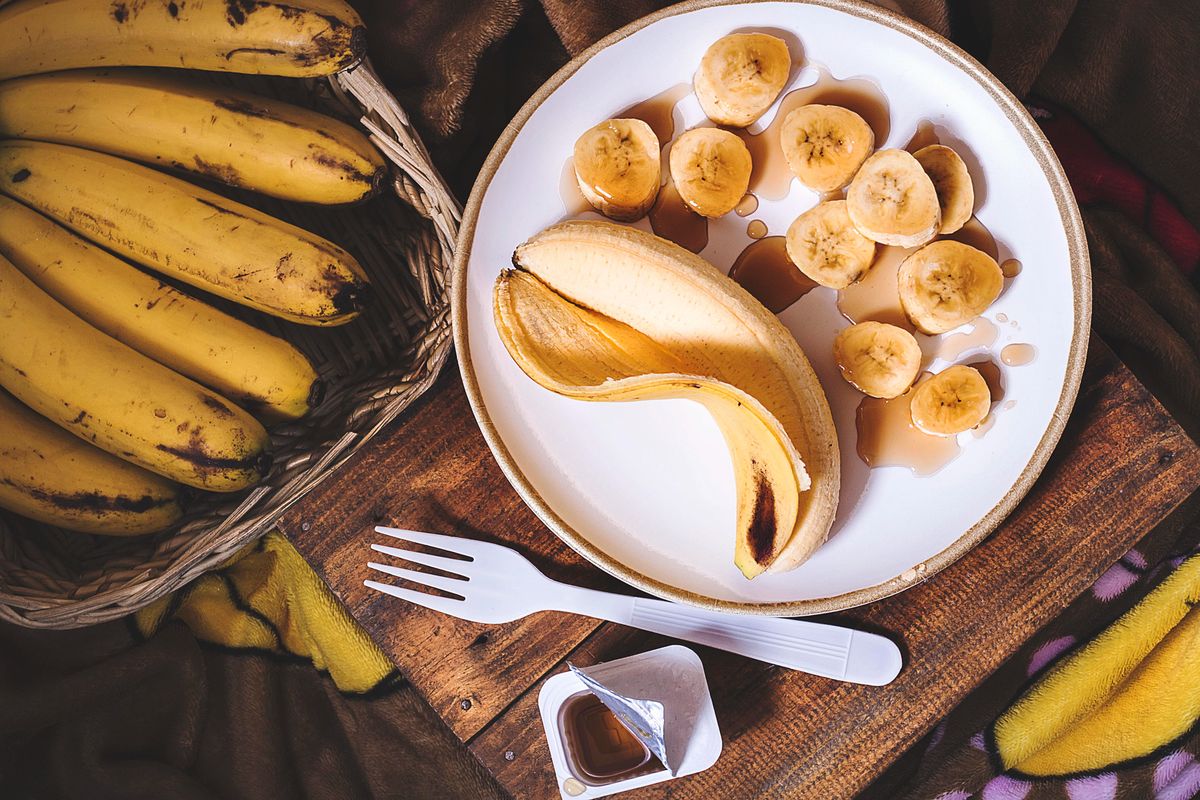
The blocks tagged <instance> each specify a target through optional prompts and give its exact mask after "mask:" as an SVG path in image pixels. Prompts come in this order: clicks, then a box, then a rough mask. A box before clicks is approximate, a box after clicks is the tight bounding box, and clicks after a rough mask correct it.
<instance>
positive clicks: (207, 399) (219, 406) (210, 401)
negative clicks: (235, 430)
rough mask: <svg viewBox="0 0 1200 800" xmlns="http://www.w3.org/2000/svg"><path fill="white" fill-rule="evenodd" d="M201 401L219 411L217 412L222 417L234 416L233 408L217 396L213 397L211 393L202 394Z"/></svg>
mask: <svg viewBox="0 0 1200 800" xmlns="http://www.w3.org/2000/svg"><path fill="white" fill-rule="evenodd" d="M200 402H201V403H203V404H204V405H206V406H208V407H209V408H211V409H212V410H213V411H215V412H217V414H218V415H219V416H222V417H232V416H233V409H232V408H230V407H229V406H227V405H225V404H224V403H222V402H221V401H220V400H218V399H217V398H215V397H213V396H212V395H211V394H202V395H200Z"/></svg>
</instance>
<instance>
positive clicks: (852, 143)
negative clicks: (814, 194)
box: [779, 103, 875, 192]
mask: <svg viewBox="0 0 1200 800" xmlns="http://www.w3.org/2000/svg"><path fill="white" fill-rule="evenodd" d="M779 143H780V145H781V146H782V148H783V156H784V158H785V159H787V163H788V167H789V168H790V169H791V170H792V174H793V175H795V176H796V177H797V178H799V179H800V182H801V183H802V184H804V185H805V186H807V187H808V188H810V189H813V190H814V191H818V192H832V191H834V190H835V189H840V188H842V187H843V186H845V185H846V184H847V183H849V182H850V179H851V178H853V177H854V173H856V172H858V168H859V167H861V166H862V163H863V162H864V161H866V160H867V156H869V155H871V151H872V150H873V149H874V148H875V132H874V131H872V130H871V126H870V125H868V124H867V121H866V120H865V119H863V118H862V117H860V116H859V115H858V114H856V113H854V112H853V111H851V110H850V109H848V108H842V107H841V106H827V105H820V104H816V103H813V104H809V105H806V106H800V107H799V108H796V109H793V110H792V111H791V112H790V113H789V114H788V115H787V116H786V117H784V120H783V125H782V127H780V129H779Z"/></svg>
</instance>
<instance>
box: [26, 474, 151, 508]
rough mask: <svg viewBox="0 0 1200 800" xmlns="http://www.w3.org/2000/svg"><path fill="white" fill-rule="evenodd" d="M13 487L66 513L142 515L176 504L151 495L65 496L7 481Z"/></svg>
mask: <svg viewBox="0 0 1200 800" xmlns="http://www.w3.org/2000/svg"><path fill="white" fill-rule="evenodd" d="M5 483H8V484H9V485H11V486H16V488H18V489H22V490H23V491H25V492H27V493H28V494H29V496H30V497H32V498H33V499H35V500H38V501H40V502H43V503H47V504H49V505H52V506H54V507H55V508H60V509H63V510H64V511H89V512H93V513H100V512H104V511H128V512H134V513H140V512H144V511H149V510H151V509H153V508H162V507H163V506H169V505H171V504H172V503H174V502H175V498H172V497H151V496H150V495H142V496H141V497H126V496H125V495H116V496H114V497H110V496H108V495H103V494H100V493H99V492H75V493H73V494H63V493H61V492H50V491H46V490H45V489H34V488H32V487H21V486H17V485H16V484H14V483H13V482H12V481H9V480H7V479H6V480H5Z"/></svg>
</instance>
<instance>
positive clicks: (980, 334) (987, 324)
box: [934, 317, 1000, 361]
mask: <svg viewBox="0 0 1200 800" xmlns="http://www.w3.org/2000/svg"><path fill="white" fill-rule="evenodd" d="M972 326H973V327H972V328H971V330H969V331H967V332H966V333H952V334H950V335H948V336H943V337H942V340H941V342H940V343H939V344H938V348H937V352H936V353H935V354H934V355H935V356H936V357H937V358H940V359H943V360H945V361H955V360H957V359H958V357H959V356H961V355H962V354H963V353H965V352H967V351H968V350H973V349H976V348H981V347H991V346H992V345H993V344H995V343H996V339H998V338H1000V329H999V328H997V327H996V324H995V323H994V322H992V321H991V320H989V319H985V318H983V317H976V319H975V321H974V322H973V323H972Z"/></svg>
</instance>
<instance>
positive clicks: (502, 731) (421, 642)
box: [283, 345, 1200, 798]
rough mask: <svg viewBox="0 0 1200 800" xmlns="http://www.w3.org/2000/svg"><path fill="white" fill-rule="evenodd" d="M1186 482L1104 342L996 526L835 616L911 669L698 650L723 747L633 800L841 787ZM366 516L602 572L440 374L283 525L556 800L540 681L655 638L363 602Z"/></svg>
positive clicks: (358, 613) (386, 635)
mask: <svg viewBox="0 0 1200 800" xmlns="http://www.w3.org/2000/svg"><path fill="white" fill-rule="evenodd" d="M1198 486H1200V448H1197V446H1196V444H1195V443H1194V442H1192V441H1191V440H1190V439H1189V438H1188V437H1187V435H1186V434H1185V433H1184V432H1183V431H1182V430H1181V429H1180V428H1179V427H1178V425H1176V424H1175V423H1174V421H1172V420H1171V418H1170V417H1169V416H1168V415H1167V414H1166V413H1165V411H1163V409H1162V407H1161V406H1160V405H1159V404H1158V403H1157V401H1155V400H1154V398H1153V397H1151V396H1150V395H1149V393H1148V392H1147V391H1146V390H1145V388H1144V387H1142V386H1141V384H1139V383H1138V382H1137V381H1136V379H1134V378H1133V376H1132V375H1131V374H1130V373H1129V372H1128V370H1126V369H1125V367H1124V366H1123V365H1121V364H1120V362H1118V361H1117V360H1116V358H1115V357H1114V356H1113V355H1112V353H1111V352H1110V351H1109V350H1108V349H1107V348H1106V347H1104V346H1103V345H1098V346H1097V347H1095V348H1094V351H1093V353H1092V355H1091V358H1090V359H1089V366H1088V370H1087V372H1086V374H1085V377H1084V383H1083V388H1082V390H1081V393H1080V397H1079V401H1078V403H1077V405H1076V409H1075V412H1074V413H1073V415H1072V419H1071V423H1070V425H1069V426H1068V429H1067V432H1066V434H1065V436H1064V438H1063V441H1062V443H1061V444H1060V446H1059V448H1058V450H1057V452H1056V454H1055V456H1054V458H1053V459H1052V461H1051V463H1050V465H1049V466H1048V467H1047V469H1046V471H1045V472H1044V474H1043V476H1042V479H1041V480H1039V482H1038V483H1037V485H1036V486H1035V487H1034V489H1033V491H1032V492H1031V493H1030V495H1029V496H1028V497H1027V498H1026V499H1025V501H1024V502H1023V503H1022V504H1021V505H1020V506H1019V507H1018V509H1017V510H1016V511H1015V512H1014V514H1013V515H1012V516H1011V517H1010V518H1009V519H1008V520H1007V521H1006V522H1005V524H1004V525H1002V526H1001V527H1000V528H999V529H998V530H997V531H996V532H995V533H994V534H993V535H992V536H991V537H989V538H988V539H987V540H986V541H985V542H983V543H982V544H981V545H979V546H978V547H976V548H975V549H974V550H972V551H971V552H970V553H969V554H968V555H966V556H965V557H964V558H962V559H961V560H960V561H959V562H958V563H956V564H955V565H954V566H952V567H950V568H949V569H947V570H946V571H944V572H943V573H941V574H940V575H938V576H936V577H934V578H933V579H932V580H929V581H927V582H925V583H923V584H921V585H918V586H915V587H914V588H912V589H910V590H908V591H907V592H904V593H903V594H900V595H897V596H895V597H892V598H888V599H886V600H883V601H881V602H878V603H874V604H872V605H870V606H867V607H864V608H860V609H854V610H852V611H849V612H845V613H843V614H837V615H832V616H830V617H827V619H829V620H831V621H836V622H841V623H845V624H850V625H856V626H858V627H862V628H866V629H870V630H875V631H879V632H883V633H886V634H888V635H891V636H893V637H894V638H895V639H896V640H897V641H898V642H901V643H902V646H903V647H904V649H905V651H906V665H905V669H904V670H903V672H901V674H900V676H899V678H898V679H897V680H896V682H895V683H893V684H892V685H891V686H888V687H882V688H873V687H861V686H852V685H849V684H841V683H837V682H835V681H831V680H827V679H823V678H817V677H814V676H810V675H804V674H801V673H797V672H791V671H788V670H783V669H778V668H774V667H770V666H767V665H764V664H760V663H757V662H753V661H749V660H747V659H744V658H740V657H738V656H733V655H729V654H727V653H722V652H717V651H712V650H708V649H705V648H697V650H698V651H699V652H700V654H701V657H702V659H703V660H704V664H705V668H706V670H707V672H708V678H709V683H710V686H711V687H712V690H713V695H714V702H715V704H716V709H717V716H718V719H719V720H720V724H721V728H722V733H723V735H724V740H725V750H724V752H723V754H722V756H721V759H720V760H719V761H718V763H717V764H716V766H714V767H713V768H712V769H710V770H708V771H707V772H704V773H701V774H699V775H696V776H692V777H689V778H685V779H682V780H678V781H672V782H670V783H668V784H664V785H662V786H660V787H658V788H654V787H650V788H647V789H643V790H640V791H638V792H636V793H633V794H631V795H629V796H630V797H643V798H650V797H666V796H668V795H669V796H670V797H673V798H692V797H695V798H712V797H717V796H728V795H727V791H728V789H729V787H730V786H737V787H738V788H737V792H738V796H745V797H752V796H760V795H764V794H766V793H768V792H770V793H771V796H778V797H795V798H807V797H813V798H832V797H845V796H850V795H852V794H853V793H854V792H855V791H857V790H858V789H860V788H862V787H864V786H865V785H867V784H868V783H869V782H870V781H871V780H872V779H873V778H874V777H876V776H877V775H878V774H879V773H880V772H882V771H883V770H884V769H885V768H886V767H887V766H888V765H889V764H890V763H891V762H892V761H894V760H895V759H896V758H898V757H899V756H900V755H901V754H902V753H903V752H904V751H905V749H907V748H908V747H909V746H911V745H912V744H913V743H914V742H915V741H917V740H918V738H919V737H920V736H922V735H923V734H924V733H925V732H926V731H927V730H928V729H929V728H930V727H931V726H932V725H933V724H934V723H935V722H936V721H937V720H938V719H940V718H941V717H942V716H943V715H944V714H945V713H946V712H948V711H949V710H950V709H951V708H953V707H954V706H955V704H957V703H958V702H959V701H960V700H961V699H962V698H963V697H964V696H965V695H966V694H967V693H968V692H970V691H971V689H973V688H974V687H975V686H977V685H978V684H979V683H980V682H981V681H982V680H983V679H984V678H985V677H987V675H989V674H990V673H991V672H992V671H994V670H995V669H996V668H997V667H998V666H999V665H1000V664H1001V663H1002V662H1003V661H1004V660H1005V659H1006V658H1008V657H1009V656H1010V655H1011V654H1012V653H1013V652H1014V651H1015V650H1016V649H1017V648H1018V647H1020V645H1021V644H1022V643H1023V642H1025V641H1026V640H1027V639H1028V638H1029V637H1030V636H1032V635H1033V634H1034V633H1036V632H1037V631H1038V630H1039V629H1040V628H1041V627H1042V626H1043V625H1045V624H1046V623H1047V622H1049V621H1050V620H1051V619H1053V618H1054V616H1056V615H1057V614H1058V613H1059V612H1060V611H1061V610H1062V609H1063V608H1065V607H1066V606H1067V605H1068V604H1069V603H1070V602H1071V601H1072V600H1073V599H1074V598H1075V597H1076V596H1077V595H1078V594H1080V593H1081V592H1082V591H1083V590H1085V589H1086V588H1087V587H1088V586H1089V585H1090V584H1091V583H1092V582H1093V581H1094V580H1095V579H1096V578H1097V577H1099V575H1100V574H1102V573H1103V571H1104V570H1105V569H1106V568H1107V567H1108V566H1109V565H1111V564H1112V563H1113V562H1114V561H1116V560H1117V559H1118V558H1119V557H1120V556H1121V555H1122V554H1124V553H1125V551H1126V550H1127V549H1128V548H1129V547H1131V546H1132V545H1133V544H1134V543H1136V542H1137V541H1138V539H1140V538H1141V537H1142V535H1144V534H1145V533H1146V532H1147V531H1148V530H1149V529H1150V528H1151V527H1153V526H1154V525H1155V524H1156V523H1157V522H1159V521H1160V520H1161V519H1163V518H1164V517H1165V516H1166V515H1167V514H1168V513H1170V511H1171V510H1172V509H1174V508H1175V507H1176V506H1177V505H1178V504H1180V503H1181V502H1182V501H1183V500H1184V499H1186V498H1187V497H1188V495H1190V494H1191V493H1192V492H1193V491H1195V490H1196V488H1197V487H1198ZM468 519H469V520H471V521H472V524H473V525H475V526H477V527H475V528H472V527H469V526H468V525H467V523H466V522H465V520H468ZM378 520H388V521H396V522H401V523H403V524H409V525H413V526H422V525H423V526H425V527H427V528H428V529H431V530H441V531H457V532H460V533H464V534H466V535H470V536H477V537H480V538H488V537H487V536H486V535H485V534H484V533H483V532H482V531H484V530H486V531H489V532H493V533H497V534H500V538H502V539H506V540H507V541H509V542H512V543H515V544H516V545H517V546H518V547H519V548H520V549H522V550H523V551H524V552H526V553H527V554H529V555H530V556H531V558H533V559H534V560H535V561H536V562H537V563H538V564H539V566H541V567H543V568H545V569H546V570H547V571H548V572H549V573H550V574H552V575H554V576H556V577H559V578H562V579H564V580H573V581H575V582H578V583H581V584H586V585H592V586H601V587H609V588H612V583H611V581H610V580H609V579H607V578H606V577H604V576H602V575H600V574H599V573H598V571H597V570H595V569H592V568H590V567H588V566H586V565H585V564H583V563H582V562H581V561H580V559H579V558H578V557H577V556H575V555H574V553H573V552H571V551H569V550H567V549H566V548H565V547H564V546H562V545H561V544H560V543H559V542H558V540H557V539H556V538H555V537H553V536H552V535H550V534H548V533H547V532H546V531H545V530H544V528H542V527H541V525H540V523H538V522H537V520H536V519H535V518H534V517H533V516H532V515H531V514H530V512H529V511H528V510H526V509H525V507H524V505H523V504H522V503H521V502H520V500H519V499H517V497H516V495H515V493H514V492H513V491H512V490H511V489H510V488H509V487H508V485H507V483H506V482H505V480H504V478H503V475H502V474H501V473H500V471H499V469H498V468H497V467H496V466H495V464H494V462H493V461H492V459H491V456H490V454H489V453H488V452H487V450H486V447H485V446H484V443H483V441H482V438H481V437H480V435H479V434H478V432H477V431H476V429H475V426H474V422H473V420H472V418H471V417H470V414H469V410H468V409H467V407H466V404H465V402H464V400H463V397H462V393H461V388H460V387H459V386H458V384H457V380H456V378H455V379H447V380H443V382H442V383H441V384H439V386H438V388H437V389H436V390H435V391H434V392H433V393H432V394H431V397H430V398H429V399H428V400H427V401H426V402H425V403H423V404H422V406H421V407H420V408H419V409H417V410H416V412H415V413H414V414H412V415H411V416H410V417H409V418H408V419H407V420H406V421H404V422H403V423H401V424H399V425H397V426H396V427H395V428H394V429H393V430H392V431H391V432H390V433H389V434H388V435H387V436H385V437H383V438H382V439H381V440H380V442H379V444H378V445H376V446H375V447H373V448H371V449H370V450H368V451H367V452H366V453H365V454H364V455H363V456H362V457H360V458H359V459H358V460H357V461H356V462H354V463H352V464H350V465H348V466H347V467H346V468H345V469H343V470H342V472H341V473H340V474H339V475H338V476H337V477H336V479H335V480H333V481H332V482H330V483H328V484H327V485H325V486H323V487H322V488H321V490H320V491H319V492H317V493H315V494H314V495H310V497H309V498H308V499H307V500H306V501H305V503H304V504H303V506H302V507H300V508H298V509H296V510H295V511H294V512H293V513H291V514H289V516H288V517H287V518H286V519H285V521H284V523H283V527H284V529H285V531H286V532H287V533H288V535H289V536H290V537H292V539H293V541H294V542H295V543H296V546H297V547H298V548H299V549H300V551H301V552H302V553H304V554H305V556H306V557H307V558H308V559H309V560H310V561H311V562H312V563H313V564H314V565H315V566H316V567H317V569H318V571H319V572H320V573H321V574H322V576H323V577H324V578H325V579H326V581H327V582H329V584H330V585H331V586H332V587H333V589H334V591H335V593H337V595H338V596H339V597H340V598H342V600H343V602H345V603H346V605H347V607H348V608H349V609H350V610H351V613H353V614H354V615H355V617H356V618H358V619H359V620H360V622H362V624H363V625H364V627H366V629H367V630H368V632H369V633H370V634H371V635H372V636H373V637H374V638H375V640H376V641H378V642H379V643H380V644H381V646H383V647H384V649H385V650H386V651H387V652H388V653H389V654H390V655H391V656H392V657H393V658H394V659H395V660H396V663H397V664H399V665H400V667H401V668H402V669H403V670H404V671H405V672H406V674H407V675H408V676H409V678H410V680H412V682H413V683H414V685H415V686H416V687H417V688H418V689H419V690H420V691H421V692H422V693H423V694H424V695H425V697H427V698H428V699H429V701H430V703H431V704H432V705H433V707H434V708H435V709H436V710H437V711H438V713H439V714H440V715H441V716H442V718H443V719H445V720H446V722H447V724H449V725H450V727H451V728H452V729H453V730H454V731H455V732H456V733H457V734H458V735H459V737H460V738H461V739H462V740H463V741H464V742H467V743H468V744H469V746H470V748H471V750H472V752H474V753H475V755H476V757H477V758H479V760H480V761H481V762H482V763H483V764H484V765H485V766H486V767H487V768H488V769H489V770H490V771H491V772H492V773H493V774H494V775H495V776H496V777H497V778H498V780H499V781H500V783H501V784H502V785H503V786H504V787H505V788H506V789H507V790H508V791H509V792H511V793H512V794H513V795H514V796H516V797H520V798H543V797H544V798H553V797H556V796H557V791H556V788H555V786H554V783H553V773H552V771H551V770H550V766H549V757H548V753H547V749H546V743H545V740H544V735H543V733H542V728H541V722H540V718H539V717H538V714H537V691H538V690H539V689H540V687H541V681H542V680H543V679H544V677H546V676H547V675H549V674H554V673H557V672H559V671H561V670H562V669H563V668H564V662H565V661H566V660H567V659H570V660H571V661H572V662H573V663H576V664H579V665H583V664H589V663H594V662H597V661H607V660H611V659H613V658H619V657H621V656H624V655H629V654H631V653H635V652H641V651H644V650H648V649H652V648H654V647H657V646H661V645H662V644H665V643H666V640H664V639H663V638H661V637H656V636H651V635H648V634H643V633H640V632H636V631H631V630H629V629H625V628H620V627H618V626H613V625H607V624H605V625H597V623H595V622H593V621H591V620H583V619H579V618H575V617H569V616H566V615H559V614H542V615H538V616H537V617H532V618H529V619H527V620H524V621H522V622H519V623H514V624H510V625H503V626H497V627H494V628H491V629H487V630H485V629H484V628H483V627H482V626H476V625H472V624H469V623H463V622H460V621H457V620H452V619H449V618H445V617H440V616H437V615H432V614H429V613H427V612H424V611H422V610H420V609H412V608H411V607H409V606H407V605H406V604H404V603H401V602H399V601H394V600H391V599H389V598H381V597H372V596H370V595H369V594H368V593H367V592H366V591H365V590H364V589H362V588H361V581H362V579H363V577H364V573H365V569H364V567H363V564H364V563H365V562H366V560H367V552H368V551H367V544H368V542H369V541H370V540H371V537H370V536H368V535H367V533H366V531H368V530H369V527H370V525H372V524H374V523H375V522H377V521H378ZM302 523H308V528H307V530H305V528H304V525H303V524H302ZM622 591H629V590H628V589H622ZM481 634H483V635H485V636H486V638H485V639H482V640H481V639H480V636H481ZM463 700H469V701H470V703H469V707H466V708H464V707H463V703H462V701H463Z"/></svg>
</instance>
